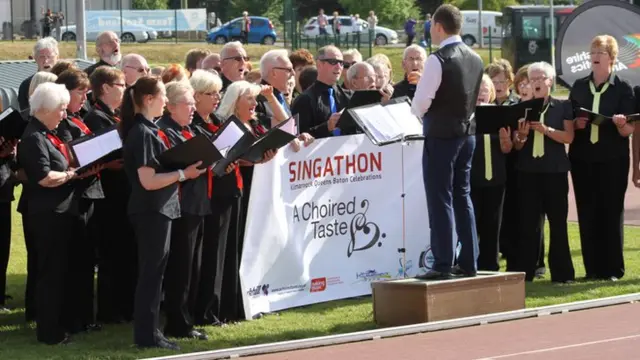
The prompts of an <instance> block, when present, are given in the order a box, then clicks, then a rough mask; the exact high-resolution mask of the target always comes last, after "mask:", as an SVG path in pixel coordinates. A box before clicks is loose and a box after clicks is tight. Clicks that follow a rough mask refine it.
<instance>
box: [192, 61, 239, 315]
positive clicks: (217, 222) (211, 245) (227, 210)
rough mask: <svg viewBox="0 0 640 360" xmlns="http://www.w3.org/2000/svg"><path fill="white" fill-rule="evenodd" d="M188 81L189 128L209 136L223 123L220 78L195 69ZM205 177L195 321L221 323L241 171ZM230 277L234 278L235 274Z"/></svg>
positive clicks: (234, 238)
mask: <svg viewBox="0 0 640 360" xmlns="http://www.w3.org/2000/svg"><path fill="white" fill-rule="evenodd" d="M189 81H190V83H191V86H192V87H193V89H194V92H195V95H194V99H195V104H196V105H195V106H196V111H195V112H194V114H193V121H192V127H196V128H198V129H199V131H201V132H202V133H204V134H206V135H207V136H208V137H209V138H212V137H213V136H214V134H215V133H216V132H217V131H218V129H219V128H220V126H221V125H222V121H220V120H219V119H218V118H217V117H216V116H215V115H214V113H213V112H214V111H215V110H216V109H217V108H218V104H219V103H220V90H221V89H222V80H221V79H220V77H218V75H214V74H212V73H210V72H208V71H205V70H196V71H194V72H193V75H192V76H191V78H190V79H189ZM207 176H208V181H209V184H208V185H209V188H208V190H209V191H210V195H211V196H210V202H209V204H210V205H209V206H210V207H211V214H209V215H207V216H205V218H204V235H203V240H202V266H201V269H200V281H199V284H198V296H197V298H196V305H195V314H194V321H195V324H197V325H222V323H223V322H224V320H225V318H227V316H226V315H225V314H224V313H223V310H222V309H221V298H222V296H223V293H222V283H223V275H224V273H223V270H224V267H225V259H226V250H227V243H230V244H237V242H238V238H237V232H235V231H230V230H233V229H237V228H238V225H237V222H238V219H237V217H236V218H233V217H232V213H233V212H234V211H235V212H236V214H237V211H238V209H239V208H240V197H241V195H242V187H243V184H242V174H241V173H240V167H238V166H237V163H233V164H231V165H229V167H228V168H227V169H226V174H225V175H223V176H219V177H218V176H215V177H214V174H213V172H212V171H211V170H209V171H208V173H207ZM232 223H233V225H232ZM233 279H234V281H235V279H236V277H233ZM234 295H235V294H234ZM227 296H229V295H227Z"/></svg>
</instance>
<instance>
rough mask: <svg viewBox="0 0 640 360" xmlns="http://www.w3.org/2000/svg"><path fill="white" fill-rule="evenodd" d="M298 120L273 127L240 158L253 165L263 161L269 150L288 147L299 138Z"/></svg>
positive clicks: (290, 119) (288, 120) (283, 122)
mask: <svg viewBox="0 0 640 360" xmlns="http://www.w3.org/2000/svg"><path fill="white" fill-rule="evenodd" d="M297 135H298V133H297V126H296V120H295V119H294V118H293V117H290V118H288V119H287V120H285V121H282V122H280V123H279V124H278V125H276V126H274V127H272V128H271V129H269V131H267V132H266V133H265V134H264V135H262V136H260V137H259V138H258V139H256V141H254V142H253V144H251V146H250V147H249V149H247V150H246V151H245V152H244V153H243V154H242V156H240V158H241V159H242V160H246V161H249V162H252V163H256V162H258V161H260V160H262V157H263V155H264V153H265V152H267V151H268V150H275V149H279V148H281V147H283V146H286V145H287V144H289V143H290V142H291V141H293V140H295V139H296V138H297V137H298V136H297Z"/></svg>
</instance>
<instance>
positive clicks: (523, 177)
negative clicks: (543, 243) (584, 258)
mask: <svg viewBox="0 0 640 360" xmlns="http://www.w3.org/2000/svg"><path fill="white" fill-rule="evenodd" d="M568 193H569V179H568V176H567V173H525V172H520V173H519V174H518V194H519V198H518V203H519V209H520V211H519V223H520V236H519V237H518V241H517V246H516V249H517V254H518V255H517V257H518V261H517V263H516V266H517V269H516V270H518V271H523V272H526V277H525V280H527V281H532V280H533V278H534V276H535V270H536V268H537V263H538V257H539V250H540V232H542V231H543V228H542V226H541V225H542V222H541V221H540V218H541V217H542V216H544V215H546V216H547V219H548V220H549V229H550V240H549V269H550V272H551V281H567V280H574V279H575V271H574V268H573V262H572V260H571V251H570V249H569V235H568V233H567V213H568V212H569V201H568Z"/></svg>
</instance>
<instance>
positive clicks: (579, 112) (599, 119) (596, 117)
mask: <svg viewBox="0 0 640 360" xmlns="http://www.w3.org/2000/svg"><path fill="white" fill-rule="evenodd" d="M574 113H575V117H576V118H587V119H588V123H589V124H593V125H602V123H603V122H604V121H605V120H613V117H612V116H606V115H602V114H598V113H596V112H593V111H591V110H588V109H585V108H583V107H580V108H577V109H575V110H574Z"/></svg>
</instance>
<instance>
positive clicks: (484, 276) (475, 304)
mask: <svg viewBox="0 0 640 360" xmlns="http://www.w3.org/2000/svg"><path fill="white" fill-rule="evenodd" d="M524 275H525V274H524V273H501V272H483V271H481V272H478V275H477V276H476V277H472V278H463V277H460V278H453V279H448V280H433V281H425V280H418V279H415V278H407V279H400V280H388V281H376V282H374V283H372V284H371V287H372V295H373V317H374V321H375V322H376V323H377V324H378V325H379V326H401V325H410V324H419V323H425V322H430V321H440V320H449V319H457V318H463V317H469V316H477V315H485V314H491V313H497V312H503V311H512V310H518V309H524V307H525V303H524V298H525V288H524Z"/></svg>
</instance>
